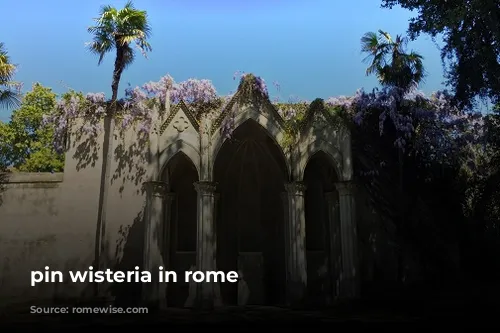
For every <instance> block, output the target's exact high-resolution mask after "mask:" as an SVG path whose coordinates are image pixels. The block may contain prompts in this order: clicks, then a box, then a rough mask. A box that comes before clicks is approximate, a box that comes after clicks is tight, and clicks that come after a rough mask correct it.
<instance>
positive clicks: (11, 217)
mask: <svg viewBox="0 0 500 333" xmlns="http://www.w3.org/2000/svg"><path fill="white" fill-rule="evenodd" d="M5 178H6V179H4V181H6V183H5V184H3V185H2V193H1V194H0V195H1V197H2V204H1V205H0V220H1V222H0V265H1V266H0V295H1V302H2V303H4V302H16V301H23V300H27V299H33V298H39V299H46V298H52V297H54V296H57V294H59V292H61V287H62V286H61V285H56V284H39V285H38V286H36V287H31V286H30V271H32V270H43V269H44V267H45V266H49V267H50V268H51V269H52V270H60V271H64V270H67V269H70V268H71V269H76V268H77V267H79V266H81V265H83V264H84V263H85V262H86V261H88V258H89V257H90V256H91V254H92V252H91V249H92V247H93V232H92V228H91V225H88V224H85V223H83V224H82V223H80V221H81V220H79V219H74V218H72V217H73V216H74V215H73V214H74V213H77V212H76V211H77V210H78V209H75V207H78V206H79V204H74V203H73V204H70V202H69V201H68V197H66V198H65V197H64V196H65V195H68V193H69V192H72V191H71V189H70V188H68V187H67V186H66V185H68V184H65V183H64V182H63V174H48V173H38V174H37V173H13V174H9V175H7V176H6V177H5ZM73 267H74V268H73ZM72 287H73V288H66V290H65V292H66V293H67V294H68V295H71V294H75V293H76V294H79V293H80V292H81V290H78V288H75V287H78V286H72ZM80 287H81V286H80Z"/></svg>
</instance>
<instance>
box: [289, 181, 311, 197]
mask: <svg viewBox="0 0 500 333" xmlns="http://www.w3.org/2000/svg"><path fill="white" fill-rule="evenodd" d="M285 190H286V191H287V192H288V194H293V195H303V194H304V192H305V191H306V185H305V184H304V183H303V182H293V183H287V184H285Z"/></svg>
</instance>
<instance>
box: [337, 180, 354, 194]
mask: <svg viewBox="0 0 500 333" xmlns="http://www.w3.org/2000/svg"><path fill="white" fill-rule="evenodd" d="M335 188H336V189H337V191H338V192H339V195H340V196H344V195H352V194H353V192H354V188H355V185H354V183H353V182H352V181H344V182H337V183H335Z"/></svg>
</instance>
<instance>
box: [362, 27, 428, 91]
mask: <svg viewBox="0 0 500 333" xmlns="http://www.w3.org/2000/svg"><path fill="white" fill-rule="evenodd" d="M407 43H408V40H407V38H405V37H402V36H400V35H397V36H396V38H394V39H393V38H392V37H391V35H389V34H388V33H387V32H384V31H382V30H379V31H378V34H376V33H375V32H367V33H366V34H365V35H364V36H363V37H362V38H361V50H362V51H363V52H364V53H366V54H367V55H368V56H367V58H366V59H365V60H371V64H370V66H369V67H368V68H367V69H366V75H371V74H376V75H377V78H378V80H379V82H380V83H381V84H382V85H384V86H394V87H398V88H401V89H403V90H404V91H407V90H409V89H411V88H413V87H414V86H416V85H418V83H420V81H422V79H423V78H424V75H425V71H424V66H423V63H422V59H423V58H422V56H421V55H420V54H418V53H416V52H414V51H411V52H406V45H407Z"/></svg>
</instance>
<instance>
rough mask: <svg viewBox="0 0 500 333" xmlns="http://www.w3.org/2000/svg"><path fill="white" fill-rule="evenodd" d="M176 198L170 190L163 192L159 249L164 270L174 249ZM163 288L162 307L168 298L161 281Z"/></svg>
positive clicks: (166, 304) (167, 269)
mask: <svg viewBox="0 0 500 333" xmlns="http://www.w3.org/2000/svg"><path fill="white" fill-rule="evenodd" d="M175 200H176V194H175V193H172V192H167V193H166V194H165V199H164V204H163V205H164V206H163V207H164V216H163V221H164V222H163V223H164V224H163V230H162V231H163V232H162V235H163V237H162V238H163V242H162V243H161V249H162V255H163V262H164V264H165V265H164V266H163V268H164V271H171V270H172V269H171V268H172V267H171V265H172V263H171V258H172V251H174V249H173V248H172V209H173V204H174V202H175ZM163 285H164V286H162V287H164V290H162V292H163V294H164V296H163V298H162V300H163V299H166V302H165V304H163V303H160V304H161V306H162V308H163V307H167V306H168V298H167V289H168V283H163Z"/></svg>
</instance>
